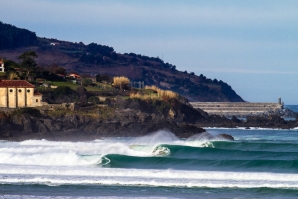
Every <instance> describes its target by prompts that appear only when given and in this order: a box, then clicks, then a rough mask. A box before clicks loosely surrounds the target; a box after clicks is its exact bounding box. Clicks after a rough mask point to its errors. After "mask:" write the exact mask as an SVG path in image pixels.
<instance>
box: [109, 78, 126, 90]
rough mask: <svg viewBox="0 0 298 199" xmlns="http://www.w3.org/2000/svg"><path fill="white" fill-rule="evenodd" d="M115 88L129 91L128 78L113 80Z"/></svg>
mask: <svg viewBox="0 0 298 199" xmlns="http://www.w3.org/2000/svg"><path fill="white" fill-rule="evenodd" d="M113 82H114V87H116V88H120V89H121V88H125V89H128V88H129V87H130V85H129V84H130V80H129V79H128V78H127V77H123V76H121V77H114V78H113Z"/></svg>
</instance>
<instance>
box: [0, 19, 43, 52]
mask: <svg viewBox="0 0 298 199" xmlns="http://www.w3.org/2000/svg"><path fill="white" fill-rule="evenodd" d="M36 41H37V37H36V34H35V33H34V32H31V31H29V30H26V29H20V28H17V27H15V26H13V25H10V24H5V23H3V22H1V21H0V50H3V49H11V48H19V47H26V46H31V45H34V44H35V43H36Z"/></svg>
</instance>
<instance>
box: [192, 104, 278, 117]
mask: <svg viewBox="0 0 298 199" xmlns="http://www.w3.org/2000/svg"><path fill="white" fill-rule="evenodd" d="M190 104H191V105H192V106H193V107H194V108H196V109H202V110H203V111H205V112H207V113H208V114H209V115H222V116H233V115H234V116H244V117H245V116H249V115H262V114H270V113H275V112H277V111H279V110H281V109H283V103H281V101H279V102H278V103H251V102H190Z"/></svg>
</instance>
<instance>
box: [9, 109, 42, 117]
mask: <svg viewBox="0 0 298 199" xmlns="http://www.w3.org/2000/svg"><path fill="white" fill-rule="evenodd" d="M24 114H27V115H31V116H35V117H40V116H41V113H40V111H39V110H37V109H35V108H20V109H16V110H15V111H13V112H12V115H17V116H21V115H24Z"/></svg>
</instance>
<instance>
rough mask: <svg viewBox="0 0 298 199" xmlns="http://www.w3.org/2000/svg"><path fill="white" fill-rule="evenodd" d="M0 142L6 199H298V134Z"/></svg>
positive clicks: (1, 191)
mask: <svg viewBox="0 0 298 199" xmlns="http://www.w3.org/2000/svg"><path fill="white" fill-rule="evenodd" d="M207 133H209V134H211V135H214V136H216V135H218V134H221V133H226V134H230V135H232V136H233V137H234V138H235V141H230V140H223V139H222V140H209V139H206V137H208V136H204V134H200V135H195V136H193V137H191V138H188V139H180V138H178V137H176V136H175V135H174V134H172V133H171V132H168V131H163V130H161V131H158V132H155V133H152V134H149V135H147V136H143V137H138V138H134V137H131V138H123V137H119V138H102V139H98V140H94V141H88V142H56V141H48V140H26V141H22V142H12V141H5V140H2V141H0V198H9V199H10V198H210V199H211V198H297V197H298V138H297V134H298V130H297V129H291V130H281V129H278V130H276V129H258V128H255V129H241V128H239V129H237V128H236V129H221V128H207Z"/></svg>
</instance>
